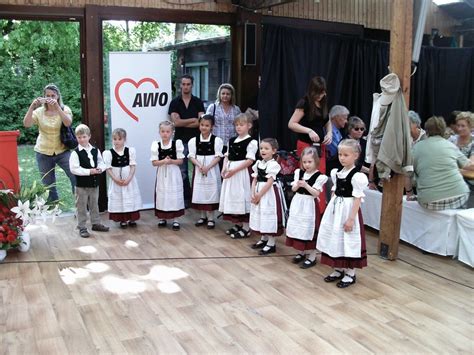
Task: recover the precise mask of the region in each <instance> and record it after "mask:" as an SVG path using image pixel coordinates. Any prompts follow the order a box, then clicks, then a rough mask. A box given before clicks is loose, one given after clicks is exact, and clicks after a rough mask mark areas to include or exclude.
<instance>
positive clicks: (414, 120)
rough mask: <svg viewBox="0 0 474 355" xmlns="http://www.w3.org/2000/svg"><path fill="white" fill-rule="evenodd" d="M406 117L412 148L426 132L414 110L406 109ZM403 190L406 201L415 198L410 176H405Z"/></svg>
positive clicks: (423, 137) (424, 136)
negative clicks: (408, 123) (408, 122)
mask: <svg viewBox="0 0 474 355" xmlns="http://www.w3.org/2000/svg"><path fill="white" fill-rule="evenodd" d="M408 119H409V120H410V135H411V138H412V143H411V144H412V145H411V146H412V148H413V147H414V146H415V144H416V143H418V142H420V141H422V140H423V139H425V138H426V132H425V130H424V129H423V128H421V119H420V116H419V115H418V114H417V113H416V112H415V111H408ZM405 192H406V194H407V200H408V201H414V200H416V196H415V194H414V191H413V184H412V182H411V178H409V177H406V178H405Z"/></svg>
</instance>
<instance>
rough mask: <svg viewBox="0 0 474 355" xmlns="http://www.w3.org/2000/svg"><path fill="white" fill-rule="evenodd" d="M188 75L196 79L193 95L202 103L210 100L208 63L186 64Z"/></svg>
mask: <svg viewBox="0 0 474 355" xmlns="http://www.w3.org/2000/svg"><path fill="white" fill-rule="evenodd" d="M186 74H190V75H192V76H193V77H194V85H193V95H194V96H197V97H199V98H200V99H201V100H202V101H207V100H208V99H209V89H208V83H209V66H208V63H207V62H197V63H186Z"/></svg>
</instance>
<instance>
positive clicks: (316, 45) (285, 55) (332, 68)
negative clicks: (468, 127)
mask: <svg viewBox="0 0 474 355" xmlns="http://www.w3.org/2000/svg"><path fill="white" fill-rule="evenodd" d="M388 52H389V44H388V43H385V42H379V41H371V40H364V39H360V38H354V37H349V36H339V35H333V34H322V33H318V32H314V31H308V30H299V29H292V28H288V27H283V26H275V25H265V26H264V28H263V47H262V71H261V72H262V83H261V89H260V90H261V91H260V95H259V115H260V132H261V137H262V138H265V137H275V138H277V139H278V141H279V142H280V145H281V147H283V148H286V149H293V148H294V147H295V141H296V136H295V135H294V134H293V133H292V132H291V131H289V129H288V121H289V119H290V117H291V114H292V113H293V111H294V108H295V105H296V102H297V101H298V100H299V99H300V98H301V97H302V96H303V95H304V93H305V92H306V86H307V84H308V81H309V80H310V79H311V78H312V77H313V76H315V75H319V76H323V77H324V78H325V79H326V82H327V85H328V104H329V108H330V107H331V106H332V105H335V104H341V105H344V106H346V107H347V108H348V109H349V110H350V112H351V115H357V116H359V117H361V118H362V119H363V120H364V121H365V122H366V125H367V127H368V126H369V123H370V122H369V120H370V114H371V111H372V94H373V93H374V92H379V91H380V85H379V81H380V79H381V78H382V77H383V76H385V75H386V74H387V73H388V64H389V56H388V54H389V53H388ZM451 69H452V70H451ZM446 71H448V72H446ZM461 73H462V74H461ZM473 76H474V64H473V49H472V48H470V49H445V48H423V49H422V53H421V55H420V64H419V66H418V70H417V72H416V74H415V76H414V77H413V78H412V88H411V95H412V99H411V106H412V107H413V108H414V109H415V110H418V111H417V112H418V113H420V116H421V117H422V118H423V119H426V118H428V117H430V116H431V115H433V114H443V115H445V114H446V113H449V112H451V111H452V110H455V109H460V110H468V109H472V107H473V106H474V105H473V101H474V94H473V92H474V91H473V85H474V84H473Z"/></svg>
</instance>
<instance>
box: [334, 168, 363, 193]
mask: <svg viewBox="0 0 474 355" xmlns="http://www.w3.org/2000/svg"><path fill="white" fill-rule="evenodd" d="M341 170H342V168H341V169H339V170H338V171H337V172H340V171H341ZM357 172H358V170H357V169H356V168H354V169H352V170H351V171H350V172H349V174H347V176H346V177H345V178H344V179H341V178H339V177H337V178H336V191H335V192H334V194H335V195H336V196H339V197H352V183H351V180H352V177H353V176H354V175H355V173H357ZM336 176H337V175H336Z"/></svg>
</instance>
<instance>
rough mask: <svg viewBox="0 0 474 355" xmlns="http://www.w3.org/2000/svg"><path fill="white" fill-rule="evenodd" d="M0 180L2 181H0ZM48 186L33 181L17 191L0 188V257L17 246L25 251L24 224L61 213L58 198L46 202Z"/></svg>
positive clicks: (25, 233)
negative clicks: (53, 201) (52, 201)
mask: <svg viewBox="0 0 474 355" xmlns="http://www.w3.org/2000/svg"><path fill="white" fill-rule="evenodd" d="M0 182H1V181H0ZM49 189H50V188H49V187H48V186H44V185H42V184H38V183H36V181H35V182H33V184H32V185H31V186H23V187H22V188H21V189H20V192H18V193H14V192H13V191H12V190H0V261H2V260H3V259H5V257H6V255H7V250H9V249H12V248H17V249H18V250H20V251H23V252H26V251H28V249H29V248H30V237H29V234H28V233H27V232H26V231H25V227H26V226H27V225H29V224H34V223H35V222H36V221H37V220H38V219H40V218H41V219H43V221H46V218H47V217H48V216H51V217H52V218H53V222H54V219H55V218H56V216H58V215H59V214H60V213H61V210H60V209H59V204H58V203H57V202H55V203H51V202H46V198H47V196H48V193H49Z"/></svg>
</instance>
